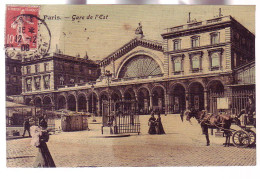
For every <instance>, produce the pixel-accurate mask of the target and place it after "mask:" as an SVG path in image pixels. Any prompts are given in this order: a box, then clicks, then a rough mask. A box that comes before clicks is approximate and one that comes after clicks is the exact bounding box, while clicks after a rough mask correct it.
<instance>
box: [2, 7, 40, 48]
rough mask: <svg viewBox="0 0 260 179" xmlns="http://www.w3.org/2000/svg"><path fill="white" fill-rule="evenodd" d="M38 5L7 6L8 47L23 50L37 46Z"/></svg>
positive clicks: (6, 40)
mask: <svg viewBox="0 0 260 179" xmlns="http://www.w3.org/2000/svg"><path fill="white" fill-rule="evenodd" d="M32 15H33V16H36V17H38V15H39V7H38V6H30V7H29V6H28V7H27V6H11V5H10V6H7V8H6V32H5V45H6V48H8V47H12V48H15V49H19V50H21V51H30V50H34V49H36V48H37V33H38V20H37V18H32Z"/></svg>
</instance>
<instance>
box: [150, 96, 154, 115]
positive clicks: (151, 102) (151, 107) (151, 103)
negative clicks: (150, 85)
mask: <svg viewBox="0 0 260 179" xmlns="http://www.w3.org/2000/svg"><path fill="white" fill-rule="evenodd" d="M150 110H153V97H152V95H150ZM149 112H150V111H149Z"/></svg>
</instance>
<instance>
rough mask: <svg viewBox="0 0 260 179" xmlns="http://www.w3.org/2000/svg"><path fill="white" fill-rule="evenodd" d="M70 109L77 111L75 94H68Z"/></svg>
mask: <svg viewBox="0 0 260 179" xmlns="http://www.w3.org/2000/svg"><path fill="white" fill-rule="evenodd" d="M68 110H70V111H76V98H75V96H74V95H69V96H68Z"/></svg>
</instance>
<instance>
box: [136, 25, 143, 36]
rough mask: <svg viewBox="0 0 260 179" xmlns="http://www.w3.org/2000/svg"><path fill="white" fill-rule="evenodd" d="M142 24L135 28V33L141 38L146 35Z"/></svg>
mask: <svg viewBox="0 0 260 179" xmlns="http://www.w3.org/2000/svg"><path fill="white" fill-rule="evenodd" d="M142 28H143V27H142V24H141V22H139V23H138V27H137V28H136V30H135V35H136V36H137V37H139V38H143V37H144V33H143V29H142Z"/></svg>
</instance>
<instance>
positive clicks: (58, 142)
mask: <svg viewBox="0 0 260 179" xmlns="http://www.w3.org/2000/svg"><path fill="white" fill-rule="evenodd" d="M148 118H149V116H140V121H141V134H140V135H137V134H131V136H129V137H117V138H102V137H100V136H101V130H100V128H101V124H89V128H90V129H91V130H90V131H78V132H62V133H59V134H54V135H51V136H50V140H49V142H48V144H47V145H48V147H49V150H50V152H51V154H52V156H53V159H54V161H55V164H56V166H57V167H90V166H93V167H114V166H130V167H134V166H140V167H144V166H146V167H149V166H240V165H241V166H252V165H256V149H255V148H237V147H234V146H231V147H224V146H223V143H224V141H225V138H219V137H215V136H214V135H210V140H211V145H210V146H206V145H205V144H206V140H205V136H204V135H202V134H201V129H200V126H199V125H198V124H197V122H196V121H195V120H192V125H191V124H189V123H188V122H186V121H184V122H183V123H182V122H181V120H180V118H179V115H168V116H162V123H163V125H164V129H165V132H166V135H148V134H147V131H148V125H147V121H148ZM100 120H101V119H100V118H98V121H99V122H100ZM214 132H215V131H214ZM36 153H37V149H36V148H34V147H32V146H30V138H22V139H14V140H8V141H7V167H32V164H33V161H34V159H35V155H36Z"/></svg>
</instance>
